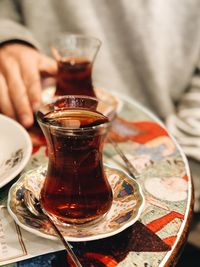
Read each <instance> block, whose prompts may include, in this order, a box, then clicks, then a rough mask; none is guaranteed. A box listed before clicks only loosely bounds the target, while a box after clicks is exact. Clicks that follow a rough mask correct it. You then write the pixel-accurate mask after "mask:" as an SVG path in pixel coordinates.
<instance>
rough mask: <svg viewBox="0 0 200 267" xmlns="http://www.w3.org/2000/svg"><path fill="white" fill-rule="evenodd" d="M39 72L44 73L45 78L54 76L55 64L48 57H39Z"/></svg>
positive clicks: (55, 71)
mask: <svg viewBox="0 0 200 267" xmlns="http://www.w3.org/2000/svg"><path fill="white" fill-rule="evenodd" d="M39 70H40V72H42V73H46V76H54V75H55V74H56V73H57V62H56V61H55V60H54V59H52V58H50V57H47V56H45V55H41V57H40V60H39Z"/></svg>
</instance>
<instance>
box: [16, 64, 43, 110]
mask: <svg viewBox="0 0 200 267" xmlns="http://www.w3.org/2000/svg"><path fill="white" fill-rule="evenodd" d="M21 75H22V78H23V82H24V85H25V87H26V91H27V95H28V98H29V102H30V105H31V108H32V110H33V111H34V112H36V111H37V110H38V109H39V106H40V104H41V91H42V87H41V79H40V74H39V70H38V66H37V64H36V62H35V64H34V63H33V64H32V65H31V68H27V63H26V62H23V61H22V64H21Z"/></svg>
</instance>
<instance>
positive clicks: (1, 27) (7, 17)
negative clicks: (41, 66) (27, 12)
mask: <svg viewBox="0 0 200 267" xmlns="http://www.w3.org/2000/svg"><path fill="white" fill-rule="evenodd" d="M22 20H23V18H22V16H21V13H20V1H16V0H15V1H14V0H1V1H0V44H3V43H5V42H8V41H13V40H15V41H17V40H19V41H23V42H26V43H28V44H30V45H32V46H34V47H36V48H38V49H40V45H39V43H38V42H37V41H36V40H35V39H34V37H33V35H32V34H31V32H30V31H29V30H28V29H27V28H26V27H25V26H24V25H23V23H22Z"/></svg>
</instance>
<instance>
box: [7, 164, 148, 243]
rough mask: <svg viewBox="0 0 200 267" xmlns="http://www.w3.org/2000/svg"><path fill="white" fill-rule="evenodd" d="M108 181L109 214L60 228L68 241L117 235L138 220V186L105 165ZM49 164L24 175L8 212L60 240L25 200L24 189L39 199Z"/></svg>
mask: <svg viewBox="0 0 200 267" xmlns="http://www.w3.org/2000/svg"><path fill="white" fill-rule="evenodd" d="M105 171H106V175H107V177H108V181H109V183H110V185H111V187H112V190H113V203H112V207H111V209H110V210H109V212H108V213H107V214H106V216H104V217H103V218H102V219H101V220H98V221H96V222H95V223H93V224H90V225H87V226H86V225H81V226H75V225H69V226H66V227H60V226H59V225H57V226H58V227H59V228H60V230H61V231H62V234H63V235H64V237H65V239H66V240H68V241H74V242H79V241H89V240H96V239H101V238H106V237H109V236H112V235H115V234H117V233H119V232H121V231H123V230H124V229H126V228H127V227H129V226H131V225H132V224H133V223H134V222H135V221H136V220H138V218H139V216H140V214H141V211H142V208H143V205H144V197H143V194H142V191H141V188H140V186H139V184H138V183H137V182H136V181H135V180H133V179H132V178H131V177H130V176H128V174H126V173H125V172H123V171H122V170H119V169H115V168H111V167H109V166H105ZM45 174H46V165H44V166H41V167H39V168H37V169H34V170H32V171H29V172H27V173H24V174H23V175H22V176H21V177H20V179H19V180H18V181H17V182H16V183H15V184H13V186H12V187H11V188H10V191H9V195H8V211H9V213H10V215H11V216H12V217H13V218H14V220H15V221H16V223H17V224H19V225H20V226H21V227H22V228H24V229H25V230H27V231H29V232H31V233H34V234H36V235H38V236H41V237H45V238H48V239H57V237H56V236H55V233H54V230H53V229H52V227H51V226H50V224H49V223H48V221H45V220H41V219H39V218H37V217H35V216H33V215H32V214H31V213H30V212H29V211H28V210H27V208H26V207H25V206H24V204H23V201H22V198H23V192H24V190H25V188H28V189H29V190H31V191H33V192H34V194H35V195H36V196H37V197H38V195H39V194H40V190H41V187H42V184H43V181H44V179H45Z"/></svg>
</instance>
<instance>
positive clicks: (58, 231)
mask: <svg viewBox="0 0 200 267" xmlns="http://www.w3.org/2000/svg"><path fill="white" fill-rule="evenodd" d="M44 215H45V217H46V218H47V219H48V221H49V222H50V223H51V226H52V227H53V229H54V230H55V232H56V233H57V235H58V237H59V238H60V240H61V241H62V243H63V245H64V246H65V249H66V251H67V253H68V255H69V256H70V258H71V260H72V261H73V263H74V264H75V266H76V267H83V266H82V264H81V263H80V261H79V260H78V258H77V256H76V255H75V254H74V252H73V250H72V249H71V246H70V244H69V243H68V242H67V241H66V240H65V239H64V237H63V235H62V234H61V232H60V230H59V229H58V227H57V226H56V225H55V223H54V222H53V221H52V219H51V218H50V217H49V216H48V215H47V214H46V213H44Z"/></svg>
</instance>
